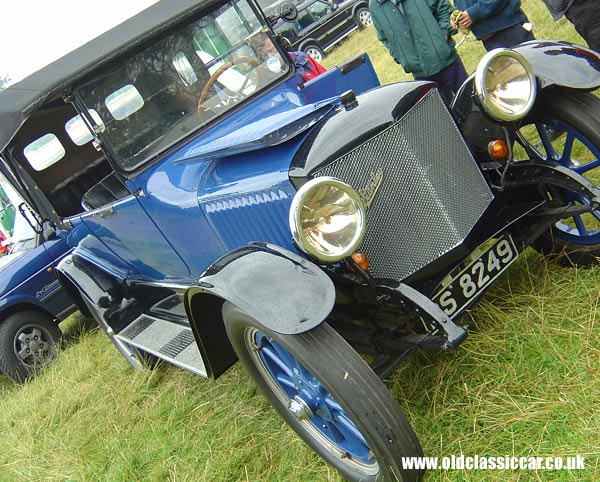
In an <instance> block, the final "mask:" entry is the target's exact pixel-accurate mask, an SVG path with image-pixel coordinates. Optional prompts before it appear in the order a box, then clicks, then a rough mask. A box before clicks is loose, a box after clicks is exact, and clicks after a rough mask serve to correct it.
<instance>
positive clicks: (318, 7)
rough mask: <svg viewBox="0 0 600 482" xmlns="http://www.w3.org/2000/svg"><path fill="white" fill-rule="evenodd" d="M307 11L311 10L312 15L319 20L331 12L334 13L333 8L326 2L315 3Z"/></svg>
mask: <svg viewBox="0 0 600 482" xmlns="http://www.w3.org/2000/svg"><path fill="white" fill-rule="evenodd" d="M307 10H310V13H312V14H313V15H314V17H315V18H316V19H317V20H319V19H320V18H323V17H324V16H325V15H327V14H328V13H329V12H331V11H333V6H332V5H330V4H328V3H325V2H315V3H313V4H312V5H311V6H310V7H308V8H307Z"/></svg>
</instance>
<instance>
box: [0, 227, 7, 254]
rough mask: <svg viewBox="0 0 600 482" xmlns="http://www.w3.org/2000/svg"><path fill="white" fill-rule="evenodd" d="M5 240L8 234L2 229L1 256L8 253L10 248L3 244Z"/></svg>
mask: <svg viewBox="0 0 600 482" xmlns="http://www.w3.org/2000/svg"><path fill="white" fill-rule="evenodd" d="M4 241H6V236H4V233H3V232H2V231H0V256H1V255H4V254H6V253H8V248H7V247H6V246H4V244H2V243H3V242H4Z"/></svg>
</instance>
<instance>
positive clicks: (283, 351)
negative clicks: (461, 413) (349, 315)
mask: <svg viewBox="0 0 600 482" xmlns="http://www.w3.org/2000/svg"><path fill="white" fill-rule="evenodd" d="M223 316H224V320H225V325H226V328H227V333H228V336H229V339H230V341H231V344H232V345H233V348H234V350H235V352H236V354H237V355H238V357H239V359H240V362H241V363H242V365H243V366H244V367H245V369H246V370H247V371H248V373H249V374H250V375H251V377H252V378H253V380H254V382H255V383H256V384H257V385H258V387H259V388H260V390H261V391H262V392H263V394H264V395H265V396H266V397H267V398H268V399H269V401H270V402H271V403H272V404H273V406H274V407H275V409H276V410H277V411H278V412H279V414H280V415H281V416H282V417H283V418H284V420H285V421H286V422H287V423H288V424H289V425H290V426H291V428H292V429H294V431H295V432H296V433H297V434H298V435H300V437H302V439H303V440H304V441H305V442H306V443H307V444H308V445H309V446H310V447H311V448H312V449H313V450H314V451H315V452H316V453H317V454H318V455H319V456H321V457H322V458H323V459H325V461H327V462H328V463H329V464H331V465H332V466H333V467H335V468H336V469H337V470H338V471H339V472H340V473H341V474H342V475H343V476H344V477H345V478H347V479H348V480H351V481H359V480H360V481H388V480H389V481H392V480H394V481H396V480H398V481H416V480H419V479H420V478H421V476H422V473H421V472H420V471H407V470H404V468H403V466H402V463H401V462H402V460H401V459H402V458H403V457H420V456H422V451H421V447H420V445H419V442H418V440H417V437H416V435H415V434H414V432H413V430H412V428H411V427H410V425H409V423H408V421H407V420H406V418H405V417H404V415H403V414H402V412H401V411H400V409H399V407H398V405H397V404H396V402H395V401H394V399H393V398H392V396H391V395H390V393H389V392H388V391H387V389H386V388H385V385H383V383H382V382H381V380H379V378H378V377H377V376H376V375H375V373H373V371H372V370H371V369H370V368H369V366H368V365H367V364H366V363H365V362H364V361H363V360H362V358H361V357H360V356H359V355H358V354H357V353H356V352H355V351H354V350H353V349H352V348H351V347H350V346H349V345H348V344H347V343H346V342H345V341H344V340H343V339H342V338H341V337H340V335H339V334H338V333H337V332H336V331H335V330H334V329H333V328H331V327H330V326H329V325H327V324H326V323H324V324H322V325H319V326H317V327H316V328H313V329H312V330H310V331H308V332H305V333H301V334H299V335H282V334H279V333H275V332H273V331H271V330H269V329H267V328H266V327H264V326H262V325H261V323H260V322H259V321H257V320H255V319H253V318H252V317H250V316H248V315H247V314H246V313H244V312H243V311H241V310H240V309H239V308H237V307H236V306H234V305H232V304H230V303H225V305H224V307H223Z"/></svg>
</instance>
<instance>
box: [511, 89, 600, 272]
mask: <svg viewBox="0 0 600 482" xmlns="http://www.w3.org/2000/svg"><path fill="white" fill-rule="evenodd" d="M538 105H539V106H540V107H538V108H537V109H536V110H535V111H533V112H532V113H531V114H530V115H529V116H528V118H527V121H526V122H525V123H524V125H523V126H521V128H520V129H519V132H520V134H521V136H522V139H521V143H522V144H524V147H525V148H526V149H527V150H528V151H529V153H530V157H532V158H533V159H534V160H537V161H538V162H541V163H544V162H555V163H558V164H560V165H562V166H564V167H567V168H568V169H571V170H572V171H574V172H576V173H578V174H580V175H581V176H583V177H585V178H586V179H587V180H588V181H590V182H591V183H592V184H594V185H596V186H600V99H598V98H597V97H596V96H594V95H592V94H588V93H582V92H570V93H567V92H554V93H550V94H544V95H543V97H542V99H540V100H538ZM560 195H561V196H562V197H563V199H564V200H565V201H569V202H572V203H574V204H579V205H586V204H587V205H589V204H590V199H589V198H587V197H586V196H585V195H583V194H580V193H574V192H570V191H566V190H562V191H561V192H560ZM534 247H535V248H536V249H537V250H538V251H540V252H542V253H544V254H549V255H552V256H554V257H556V258H557V259H558V261H559V262H563V263H565V262H566V263H571V264H577V265H591V264H597V263H598V260H599V259H600V210H598V209H594V210H592V211H591V212H589V213H585V214H581V215H575V216H573V217H571V218H567V219H563V220H561V221H559V222H557V223H555V224H554V225H553V226H552V228H551V229H550V230H548V231H547V232H546V233H545V234H544V235H542V236H541V237H540V238H539V239H538V240H537V241H536V242H535V243H534Z"/></svg>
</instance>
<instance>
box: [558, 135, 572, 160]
mask: <svg viewBox="0 0 600 482" xmlns="http://www.w3.org/2000/svg"><path fill="white" fill-rule="evenodd" d="M574 140H575V136H574V135H573V134H572V133H571V132H566V133H565V145H564V146H563V151H562V156H561V157H560V162H561V164H563V165H565V164H571V154H572V152H573V141H574Z"/></svg>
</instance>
